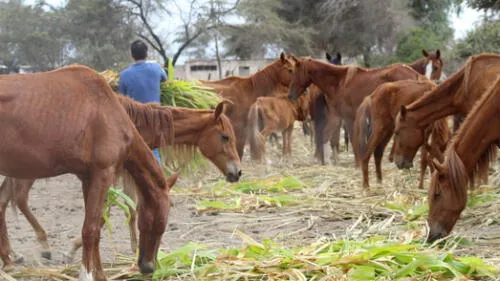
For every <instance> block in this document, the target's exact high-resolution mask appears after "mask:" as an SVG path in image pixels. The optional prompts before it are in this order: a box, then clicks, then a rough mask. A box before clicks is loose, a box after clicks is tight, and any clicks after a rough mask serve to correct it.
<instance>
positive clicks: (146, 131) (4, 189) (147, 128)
mask: <svg viewBox="0 0 500 281" xmlns="http://www.w3.org/2000/svg"><path fill="white" fill-rule="evenodd" d="M119 100H120V102H121V103H122V105H123V106H124V107H129V110H127V111H128V112H129V113H130V114H132V115H131V116H130V117H131V119H132V121H133V122H134V124H135V126H136V128H137V130H138V131H139V133H140V135H141V136H142V137H143V139H144V141H145V142H146V143H147V144H148V146H149V147H150V148H151V149H154V148H160V151H162V150H164V149H165V143H166V142H167V141H166V140H165V137H164V136H163V135H165V134H166V135H168V137H169V139H168V143H173V145H174V146H182V152H186V149H187V150H188V151H189V150H190V149H191V150H192V149H194V148H199V150H200V152H201V153H202V154H203V155H204V156H205V157H206V158H207V159H209V160H210V161H211V162H212V163H213V164H214V165H215V166H217V168H218V169H219V170H220V171H221V172H222V173H223V174H224V175H225V176H226V180H227V181H229V182H236V181H238V180H239V177H240V176H241V164H240V160H239V157H238V154H237V152H236V140H235V136H234V131H233V129H232V125H231V122H230V121H229V119H228V118H227V117H226V116H225V115H224V114H222V111H223V106H224V104H225V103H226V102H225V101H223V102H221V103H219V105H218V106H217V107H216V109H215V110H198V109H189V108H180V107H170V106H159V105H157V104H153V103H151V104H141V103H136V102H133V101H132V102H130V101H131V100H130V99H129V98H128V97H124V96H122V95H119ZM138 113H140V114H138ZM167 116H170V117H169V118H170V123H169V125H170V126H172V125H173V126H172V128H171V129H169V128H165V127H162V126H161V124H165V122H158V120H162V119H166V117H167ZM172 116H173V121H172V120H171V118H172ZM143 117H146V118H143ZM146 120H147V121H146ZM159 125H160V126H159ZM166 129H168V130H169V131H168V132H167V131H165V130H166ZM174 131H175V137H174V136H173V135H172V136H170V134H171V133H172V132H174ZM164 154H165V153H163V151H162V155H164ZM172 156H173V155H172ZM173 158H175V157H172V158H169V159H167V161H173V160H175V159H173ZM34 182H35V180H34V179H13V178H5V180H4V182H3V183H2V186H1V187H0V203H1V206H2V208H3V209H5V207H6V205H7V204H8V203H9V201H11V200H12V199H13V202H12V203H13V206H17V207H18V208H19V209H20V211H21V212H22V213H23V214H24V216H25V217H26V219H27V220H28V222H29V223H30V224H31V226H32V227H33V229H34V230H35V233H36V236H37V240H38V242H39V243H40V244H41V246H42V249H43V251H42V257H44V258H48V259H50V258H51V251H50V247H49V245H48V243H47V234H46V232H45V230H44V229H43V228H42V226H41V225H40V224H39V223H38V221H37V219H36V218H35V217H34V215H33V214H32V213H31V211H30V209H29V207H28V193H29V190H30V189H31V187H32V185H33V183H34ZM124 192H125V194H127V195H128V196H129V197H130V198H132V199H133V200H134V201H137V198H136V197H137V196H136V195H135V191H134V190H133V189H131V188H130V185H125V188H124ZM129 211H130V220H129V230H130V240H131V241H130V242H131V248H132V252H134V253H135V250H136V249H137V233H136V212H135V211H134V210H133V209H132V208H129ZM3 215H5V214H3ZM3 219H5V218H3ZM81 242H82V241H81V238H79V239H77V240H75V241H74V243H73V244H74V245H73V249H72V250H71V252H70V254H69V255H68V257H69V258H72V257H73V255H74V253H75V251H76V250H78V248H79V247H80V246H81V244H82V243H81ZM12 254H13V255H14V256H18V255H16V254H15V253H14V252H12Z"/></svg>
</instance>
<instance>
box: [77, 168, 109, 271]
mask: <svg viewBox="0 0 500 281" xmlns="http://www.w3.org/2000/svg"><path fill="white" fill-rule="evenodd" d="M114 175H115V171H114V167H109V168H106V169H102V170H94V171H91V172H90V175H89V176H87V177H84V178H83V179H82V189H83V198H84V202H85V220H84V222H83V228H82V242H83V254H82V267H81V270H80V276H79V280H80V281H89V280H92V281H94V280H96V281H103V280H106V277H105V275H104V271H103V270H102V266H101V256H100V253H99V240H100V233H101V225H100V221H101V219H102V209H103V206H104V201H105V200H106V195H107V191H108V188H109V186H110V185H111V184H112V183H113V179H114Z"/></svg>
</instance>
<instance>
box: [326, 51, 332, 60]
mask: <svg viewBox="0 0 500 281" xmlns="http://www.w3.org/2000/svg"><path fill="white" fill-rule="evenodd" d="M326 59H327V60H328V61H331V60H332V56H330V54H329V53H326Z"/></svg>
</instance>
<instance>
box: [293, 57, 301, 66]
mask: <svg viewBox="0 0 500 281" xmlns="http://www.w3.org/2000/svg"><path fill="white" fill-rule="evenodd" d="M291 58H292V60H293V61H294V62H295V64H296V65H299V64H300V61H299V60H298V59H297V58H296V57H295V56H294V55H292V56H291Z"/></svg>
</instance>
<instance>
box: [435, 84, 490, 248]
mask: <svg viewBox="0 0 500 281" xmlns="http://www.w3.org/2000/svg"><path fill="white" fill-rule="evenodd" d="M498 112H500V78H497V79H496V80H495V81H494V82H493V83H492V84H491V85H490V87H489V89H487V91H486V93H485V94H483V95H482V97H481V99H480V100H479V101H478V102H477V103H476V104H475V105H474V107H473V108H472V110H470V112H469V114H468V115H467V117H466V118H465V120H464V122H463V124H462V126H460V129H458V132H457V134H456V136H455V137H454V138H453V139H452V141H451V143H450V144H449V145H448V147H447V149H446V152H445V160H444V162H443V163H442V164H441V163H439V162H437V161H433V164H434V166H435V171H434V173H433V174H432V180H431V185H430V188H429V191H428V201H429V216H428V219H427V220H428V223H429V227H430V231H429V236H428V238H427V239H428V241H429V242H432V241H435V240H436V239H440V238H442V237H445V236H447V235H448V234H449V233H450V232H451V231H452V229H453V227H454V226H455V224H456V222H457V220H458V218H459V217H460V214H461V213H462V211H463V210H464V209H465V206H466V203H467V182H469V181H472V180H473V178H474V177H473V176H474V174H475V173H477V172H480V168H481V167H484V166H489V162H490V161H491V160H492V159H494V158H495V152H496V150H497V146H498V145H500V130H499V129H498V128H500V115H499V114H498Z"/></svg>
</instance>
